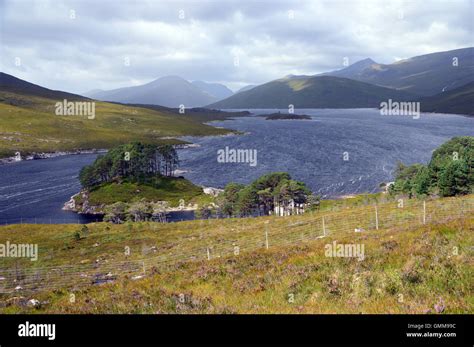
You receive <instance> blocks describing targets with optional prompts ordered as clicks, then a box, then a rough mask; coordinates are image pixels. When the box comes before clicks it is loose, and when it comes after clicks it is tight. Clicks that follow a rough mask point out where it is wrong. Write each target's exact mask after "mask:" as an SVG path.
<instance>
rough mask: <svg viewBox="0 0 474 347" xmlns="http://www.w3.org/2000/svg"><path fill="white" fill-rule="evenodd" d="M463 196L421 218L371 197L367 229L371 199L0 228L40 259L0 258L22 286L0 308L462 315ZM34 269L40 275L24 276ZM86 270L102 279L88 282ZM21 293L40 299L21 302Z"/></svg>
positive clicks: (467, 230)
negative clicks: (334, 248)
mask: <svg viewBox="0 0 474 347" xmlns="http://www.w3.org/2000/svg"><path fill="white" fill-rule="evenodd" d="M472 202H473V196H467V197H462V198H451V199H440V200H433V201H429V202H427V203H426V211H427V215H426V224H423V221H422V214H420V211H422V208H421V207H422V202H420V201H409V202H406V203H405V204H404V207H403V208H398V207H396V204H395V203H393V202H392V203H387V204H379V205H378V207H377V208H378V213H379V229H378V230H377V229H376V228H375V225H374V219H375V218H374V216H373V215H374V213H372V212H373V211H374V206H361V207H354V208H352V209H350V210H347V209H344V210H341V211H335V212H321V213H312V214H310V213H308V214H305V215H300V216H292V217H262V218H249V219H225V220H209V221H189V222H181V223H171V224H157V223H133V224H124V225H108V224H105V223H97V224H90V225H88V229H89V230H88V232H87V233H86V235H85V236H84V237H83V238H82V239H80V240H75V239H74V237H73V234H74V232H75V231H77V230H78V229H79V228H80V226H78V225H11V226H5V227H2V228H1V229H0V243H2V242H3V243H4V242H5V241H6V240H10V242H17V243H22V242H25V243H38V244H39V247H40V258H39V260H38V261H37V262H31V261H29V260H24V259H22V260H17V259H7V258H5V259H2V266H1V267H2V273H0V276H6V277H8V278H10V277H9V275H10V274H11V273H12V272H14V271H17V272H18V273H17V276H18V278H19V280H18V281H17V282H15V283H14V284H15V285H18V284H19V285H23V288H22V289H21V290H17V291H15V290H13V291H12V292H10V293H6V294H3V295H2V296H1V301H0V307H1V308H0V310H2V311H3V312H4V313H16V312H28V313H36V312H48V313H472V312H474V309H473V303H474V301H473V295H472V293H473V289H474V288H473V287H474V285H473V283H472V278H473V268H474V267H473V265H474V264H473V250H472V244H473V241H474V240H473V235H474V234H473V231H474V215H473V213H472V211H473V208H472V207H473V204H472ZM349 212H350V213H349ZM323 216H324V220H325V227H326V228H327V230H326V235H327V236H326V237H324V238H321V237H320V236H321V235H322V232H321V231H322V230H321V228H322V223H321V221H322V217H323ZM266 222H268V223H266ZM354 227H359V228H362V229H363V230H364V231H362V232H358V233H355V232H354ZM265 231H267V234H268V240H269V248H268V249H266V247H265ZM333 241H336V242H337V243H339V244H363V245H364V247H365V258H364V260H362V261H358V260H357V259H356V258H337V257H327V256H326V255H325V246H326V245H327V244H330V243H332V242H333ZM125 247H129V248H130V251H131V252H130V255H128V256H126V255H125V254H124V248H125ZM236 247H238V248H236ZM236 250H238V251H237V252H236ZM208 256H209V258H210V260H208ZM143 265H144V266H145V267H144V268H143ZM16 269H18V270H16ZM35 269H36V271H37V272H38V273H39V274H40V276H39V277H38V278H37V281H31V282H30V283H28V281H27V279H28V276H29V275H31V274H32V273H34V271H35ZM57 269H61V271H54V270H57ZM68 269H69V270H68ZM22 275H23V277H22ZM44 275H47V276H48V277H47V278H42V277H41V276H44ZM81 275H87V277H83V276H81ZM98 275H100V276H99V277H100V279H102V280H103V282H107V280H108V282H107V283H104V284H92V282H93V281H94V280H97V278H99V277H98ZM107 275H109V276H108V277H107ZM136 276H140V277H136ZM22 281H23V282H22ZM9 288H11V286H6V288H5V289H9ZM71 294H74V295H75V302H70V298H71ZM30 298H35V299H38V300H40V302H42V304H41V305H40V306H39V307H37V308H29V307H28V306H27V305H26V301H27V300H28V299H30ZM435 305H436V306H435Z"/></svg>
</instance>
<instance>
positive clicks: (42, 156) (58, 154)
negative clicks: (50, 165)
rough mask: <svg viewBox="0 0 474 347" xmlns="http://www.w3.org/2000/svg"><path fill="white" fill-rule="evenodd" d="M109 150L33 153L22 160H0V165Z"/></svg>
mask: <svg viewBox="0 0 474 347" xmlns="http://www.w3.org/2000/svg"><path fill="white" fill-rule="evenodd" d="M107 152H108V150H107V149H104V148H99V149H95V148H94V149H78V150H74V151H55V152H39V153H36V152H33V153H31V154H28V155H26V156H25V157H22V158H21V159H20V160H18V158H17V157H16V156H14V157H6V158H0V165H7V164H13V163H19V162H22V161H29V160H43V159H51V158H57V157H63V156H66V155H80V154H100V153H107Z"/></svg>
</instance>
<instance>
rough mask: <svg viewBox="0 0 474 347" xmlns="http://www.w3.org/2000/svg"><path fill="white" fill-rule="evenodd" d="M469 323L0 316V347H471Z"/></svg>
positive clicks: (381, 318)
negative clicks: (40, 331)
mask: <svg viewBox="0 0 474 347" xmlns="http://www.w3.org/2000/svg"><path fill="white" fill-rule="evenodd" d="M27 321H28V322H29V323H35V324H45V323H46V324H51V323H54V324H55V339H54V340H53V341H50V340H48V338H47V337H20V336H18V331H19V325H20V324H25V322H27ZM473 321H474V320H473V316H472V315H0V345H1V346H2V347H3V346H8V345H32V344H42V345H58V344H63V345H71V344H100V345H104V344H105V345H108V344H115V345H116V344H130V345H139V344H147V343H148V344H150V343H151V344H221V345H222V344H232V343H234V344H235V343H243V344H249V343H250V344H252V343H255V344H260V345H261V344H292V345H295V344H311V345H313V346H314V345H321V344H325V345H344V344H346V345H351V346H354V345H378V346H382V345H384V346H385V345H393V346H425V345H429V346H472V345H473V342H474V338H473V337H474V335H473V330H474V329H473V326H474V325H473ZM408 324H413V325H421V328H420V329H418V328H408ZM429 324H430V325H431V328H428V327H429V326H428V325H429ZM440 324H445V325H446V326H438V325H440ZM447 324H455V327H452V328H449V327H448V326H447ZM427 332H432V333H433V332H436V333H456V337H441V338H439V337H428V336H426V337H407V333H421V334H424V333H427Z"/></svg>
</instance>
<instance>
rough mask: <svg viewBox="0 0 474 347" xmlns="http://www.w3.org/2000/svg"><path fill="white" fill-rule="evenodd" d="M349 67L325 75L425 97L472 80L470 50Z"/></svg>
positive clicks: (473, 49) (473, 66)
mask: <svg viewBox="0 0 474 347" xmlns="http://www.w3.org/2000/svg"><path fill="white" fill-rule="evenodd" d="M363 62H364V61H362V62H359V63H356V64H353V65H351V66H349V67H347V68H345V69H342V70H339V71H333V72H330V73H327V75H331V76H341V77H346V78H351V79H354V80H357V81H362V82H367V83H371V84H375V85H379V86H384V87H389V88H394V89H398V90H404V91H407V92H410V93H414V94H417V95H421V96H429V95H435V94H438V93H441V92H442V91H448V90H452V89H455V88H458V87H460V86H462V85H464V84H466V83H469V82H472V81H474V47H468V48H461V49H455V50H452V51H446V52H436V53H431V54H425V55H420V56H417V57H412V58H409V59H404V60H400V61H398V62H396V63H393V64H377V63H375V62H372V61H369V64H367V65H368V66H364V65H362V67H363V69H357V68H354V66H355V65H357V64H360V63H363Z"/></svg>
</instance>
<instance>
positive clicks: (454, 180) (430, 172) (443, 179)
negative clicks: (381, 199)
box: [389, 136, 474, 197]
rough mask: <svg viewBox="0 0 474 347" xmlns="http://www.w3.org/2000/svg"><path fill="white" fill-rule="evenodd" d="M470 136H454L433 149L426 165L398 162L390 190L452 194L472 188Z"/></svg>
mask: <svg viewBox="0 0 474 347" xmlns="http://www.w3.org/2000/svg"><path fill="white" fill-rule="evenodd" d="M473 169H474V137H472V136H462V137H454V138H452V139H451V140H449V141H448V142H446V143H444V144H443V145H441V146H440V147H439V148H438V149H436V150H435V151H434V152H433V155H432V157H431V160H430V162H429V164H428V165H422V164H414V165H411V166H405V165H403V164H402V163H399V164H398V167H397V169H396V172H395V177H396V179H395V183H394V184H393V185H391V186H390V188H389V191H390V193H391V194H394V195H397V194H407V195H408V196H410V197H412V196H427V195H439V196H455V195H463V194H470V193H472V192H474V170H473Z"/></svg>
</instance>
